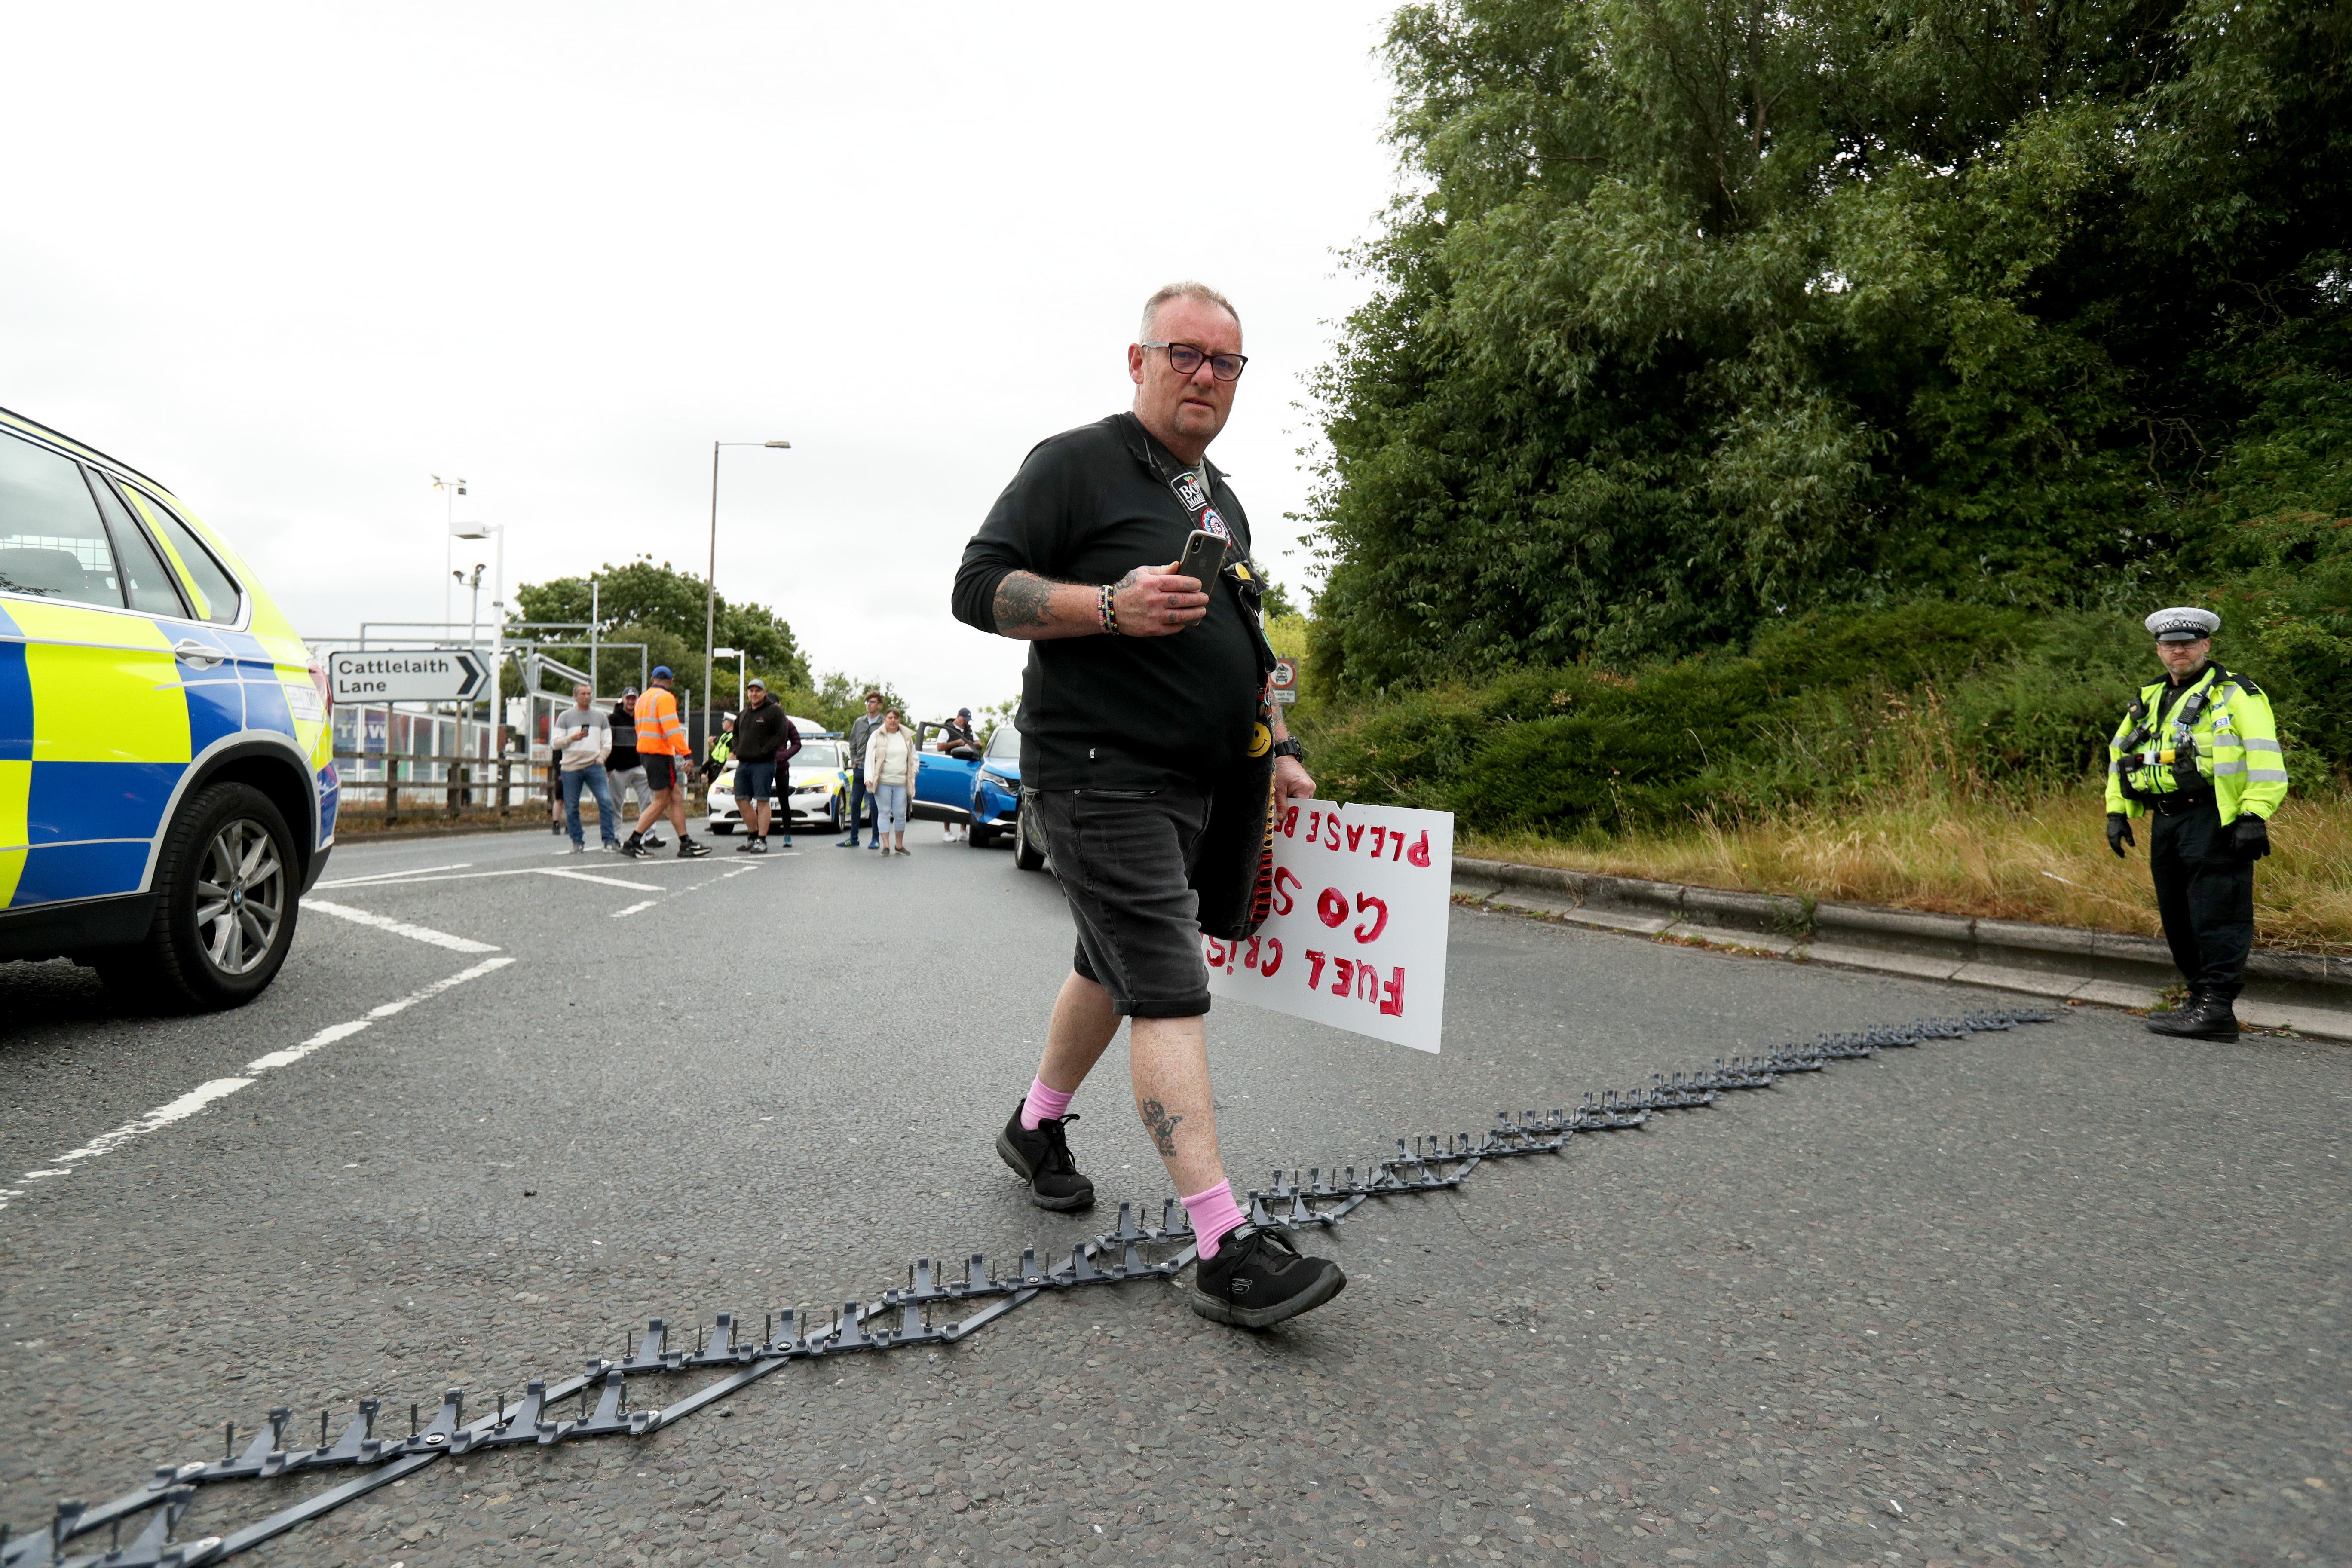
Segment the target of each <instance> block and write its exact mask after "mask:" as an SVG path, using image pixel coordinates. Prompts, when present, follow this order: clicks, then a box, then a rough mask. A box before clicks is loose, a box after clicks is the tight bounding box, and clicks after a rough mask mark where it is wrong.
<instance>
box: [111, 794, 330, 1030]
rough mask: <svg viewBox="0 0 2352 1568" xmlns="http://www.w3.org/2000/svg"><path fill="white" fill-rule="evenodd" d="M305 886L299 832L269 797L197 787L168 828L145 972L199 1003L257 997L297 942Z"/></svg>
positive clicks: (229, 1003) (217, 1004)
mask: <svg viewBox="0 0 2352 1568" xmlns="http://www.w3.org/2000/svg"><path fill="white" fill-rule="evenodd" d="M300 885H301V884H300V874H299V868H298V865H297V862H296V861H295V858H294V836H293V834H291V833H290V832H289V831H288V830H287V826H286V818H285V817H284V816H281V815H279V813H278V807H277V806H275V805H272V804H270V800H269V797H268V795H263V794H262V793H261V792H260V791H259V790H257V789H255V788H254V787H252V786H251V785H250V784H215V785H213V786H212V787H211V788H209V789H206V790H203V791H200V792H198V794H197V795H196V796H195V798H194V799H193V800H191V801H189V802H188V803H187V804H186V805H184V806H182V807H181V809H180V815H179V816H178V817H177V818H176V819H175V820H174V821H173V824H172V828H171V831H170V832H169V833H167V834H165V835H164V838H163V858H162V859H161V860H160V861H159V862H158V864H157V866H156V868H155V887H156V890H157V891H158V892H160V893H161V894H162V895H163V898H162V900H161V902H160V903H159V904H158V906H157V908H156V910H155V924H154V927H153V929H152V931H150V932H149V933H148V937H147V941H146V942H145V944H144V946H143V950H142V953H141V955H140V956H141V958H142V959H143V960H144V962H142V963H140V964H139V965H138V968H139V970H140V972H141V974H142V978H143V979H144V981H145V982H146V983H147V984H150V985H152V984H153V982H154V981H156V980H162V981H163V982H165V984H166V985H167V986H168V987H169V988H170V989H171V990H172V991H174V992H176V993H177V994H178V996H179V998H180V999H181V1000H182V1001H183V1002H184V1004H186V1005H191V1006H194V1007H199V1008H205V1009H217V1008H223V1007H236V1006H239V1005H243V1004H245V1003H247V1002H249V1001H251V1000H252V999H253V998H254V997H256V996H257V995H259V994H261V993H262V991H263V990H264V989H265V988H266V987H267V986H268V984H269V983H270V981H272V980H273V979H275V978H277V975H278V967H279V966H280V965H281V964H283V963H285V962H286V954H287V952H288V950H289V948H291V947H292V946H293V943H294V921H295V914H296V910H297V900H298V899H299V889H300Z"/></svg>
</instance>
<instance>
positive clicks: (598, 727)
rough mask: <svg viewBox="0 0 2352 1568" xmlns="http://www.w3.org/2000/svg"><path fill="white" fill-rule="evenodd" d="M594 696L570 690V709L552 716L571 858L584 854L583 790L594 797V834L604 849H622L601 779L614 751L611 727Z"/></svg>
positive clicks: (615, 816) (614, 810) (609, 796)
mask: <svg viewBox="0 0 2352 1568" xmlns="http://www.w3.org/2000/svg"><path fill="white" fill-rule="evenodd" d="M595 695H596V693H595V692H594V691H593V689H590V688H588V687H585V686H575V687H573V688H572V709H571V710H570V711H569V712H565V713H559V714H557V715H556V716H555V726H554V731H553V733H554V738H555V744H556V745H557V747H558V748H560V749H561V751H562V755H563V826H564V831H566V832H567V833H569V834H571V835H572V853H573V854H574V855H580V854H584V853H586V851H587V848H588V840H587V835H586V834H585V833H584V832H583V830H582V828H581V826H580V791H581V790H582V789H583V787H584V788H586V789H587V791H588V792H589V794H591V795H594V796H595V797H596V831H597V832H598V833H599V834H600V835H602V836H603V837H604V847H605V848H607V849H618V848H619V847H621V837H620V835H619V834H617V833H615V832H614V831H613V828H614V824H615V823H617V822H619V821H620V816H621V814H620V810H619V808H618V807H616V806H614V804H613V791H612V788H611V786H610V785H609V784H607V783H606V782H605V778H604V759H605V758H606V757H608V756H610V755H612V752H613V725H612V721H609V720H607V719H606V718H605V717H604V714H602V713H600V712H598V711H597V710H596V705H595V702H594V700H593V699H594V698H595Z"/></svg>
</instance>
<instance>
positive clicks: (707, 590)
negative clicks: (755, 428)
mask: <svg viewBox="0 0 2352 1568" xmlns="http://www.w3.org/2000/svg"><path fill="white" fill-rule="evenodd" d="M719 447H775V448H777V449H778V450H780V451H782V450H789V449H791V447H792V443H791V442H790V441H713V442H712V443H710V564H709V569H708V571H709V574H708V575H707V576H706V577H705V578H704V579H703V589H704V593H703V600H702V711H703V714H704V734H703V740H704V742H706V743H708V742H709V741H710V740H711V739H712V737H711V736H710V734H709V714H710V712H711V707H710V671H711V667H712V665H713V664H715V663H716V662H717V658H716V656H715V654H714V653H713V651H712V650H713V649H715V648H716V647H718V645H719ZM687 741H688V746H689V748H690V747H691V746H692V744H693V736H692V734H691V733H690V732H689V734H688V737H687Z"/></svg>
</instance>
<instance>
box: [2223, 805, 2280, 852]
mask: <svg viewBox="0 0 2352 1568" xmlns="http://www.w3.org/2000/svg"><path fill="white" fill-rule="evenodd" d="M2231 834H2232V835H2233V837H2232V838H2231V843H2233V844H2234V845H2235V846H2236V847H2237V850H2238V853H2239V854H2240V855H2242V856H2243V857H2245V858H2247V859H2249V860H2259V859H2261V858H2263V856H2265V855H2267V854H2269V853H2270V852H2271V825H2270V824H2269V823H2267V822H2264V821H2263V819H2262V818H2261V817H2259V816H2252V815H2251V814H2250V815H2248V816H2242V817H2240V818H2238V820H2237V821H2236V822H2234V823H2232V824H2231Z"/></svg>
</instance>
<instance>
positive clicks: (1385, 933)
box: [1202, 801, 1454, 1050]
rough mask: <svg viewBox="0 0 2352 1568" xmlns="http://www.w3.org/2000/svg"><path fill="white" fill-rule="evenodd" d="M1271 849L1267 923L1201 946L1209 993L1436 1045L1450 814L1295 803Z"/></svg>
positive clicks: (1425, 1046) (1280, 820)
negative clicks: (1245, 935) (1251, 933)
mask: <svg viewBox="0 0 2352 1568" xmlns="http://www.w3.org/2000/svg"><path fill="white" fill-rule="evenodd" d="M1274 849H1275V877H1274V900H1273V914H1272V916H1271V918H1269V919H1268V921H1266V924H1265V928H1264V929H1263V930H1262V931H1259V933H1258V934H1257V935H1256V936H1255V937H1253V938H1251V939H1249V940H1247V941H1244V942H1217V941H1214V940H1206V939H1204V943H1203V949H1202V951H1203V953H1204V955H1205V956H1206V958H1207V959H1208V963H1209V972H1210V977H1209V988H1210V990H1211V991H1212V992H1213V993H1214V994H1218V995H1221V996H1232V997H1234V998H1236V999H1239V1000H1243V1001H1249V1002H1255V1003H1257V1004H1259V1005H1262V1006H1267V1007H1273V1008H1276V1009H1277V1010H1279V1011H1282V1012H1286V1013H1292V1014H1296V1015H1297V1016H1301V1017H1307V1018H1313V1019H1317V1020H1318V1021H1320V1022H1324V1023H1328V1024H1334V1025H1337V1026H1339V1027H1342V1028H1347V1029H1353V1030H1356V1031H1358V1032H1360V1033H1362V1034H1368V1035H1372V1036H1375V1037H1378V1038H1381V1039H1386V1040H1393V1041H1395V1042H1397V1043H1398V1044H1401V1045H1409V1046H1412V1047H1415V1048H1417V1049H1420V1050H1435V1049H1436V1048H1437V1046H1438V1037H1439V1033H1440V1030H1441V1026H1442V1023H1443V1019H1444V1005H1445V929H1446V920H1447V916H1448V912H1449V905H1450V895H1451V893H1452V890H1453V889H1452V882H1453V871H1454V819H1453V818H1452V817H1451V816H1448V815H1446V814H1444V813H1443V812H1429V811H1409V810H1406V809H1403V808H1402V807H1392V806H1365V805H1335V804H1333V803H1330V802H1328V801H1296V802H1292V803H1291V804H1289V805H1286V806H1285V807H1284V808H1283V809H1282V812H1281V815H1280V816H1278V817H1277V818H1276V822H1275V833H1274ZM1286 954H1287V959H1288V961H1287V962H1285V956H1284V955H1286Z"/></svg>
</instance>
